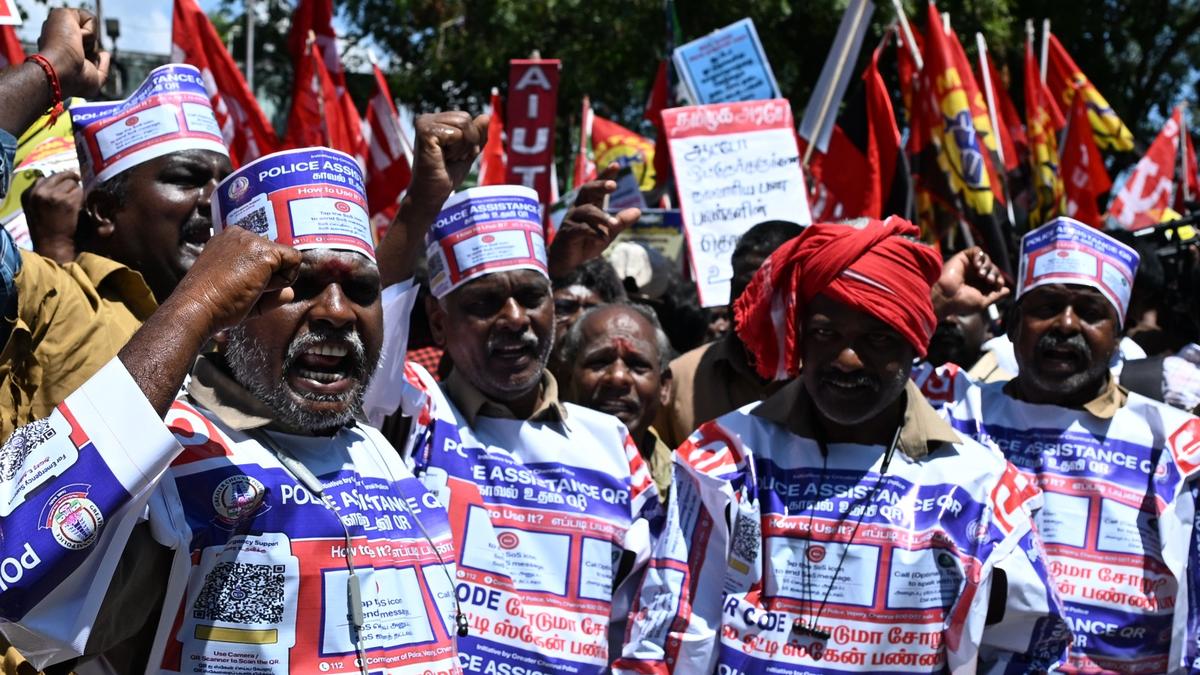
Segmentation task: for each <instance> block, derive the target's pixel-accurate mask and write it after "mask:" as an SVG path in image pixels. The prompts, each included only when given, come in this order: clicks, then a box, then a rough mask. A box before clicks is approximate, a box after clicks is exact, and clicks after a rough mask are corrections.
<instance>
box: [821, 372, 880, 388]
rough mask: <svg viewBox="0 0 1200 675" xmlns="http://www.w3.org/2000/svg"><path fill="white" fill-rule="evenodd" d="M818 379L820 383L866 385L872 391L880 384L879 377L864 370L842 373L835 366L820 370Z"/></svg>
mask: <svg viewBox="0 0 1200 675" xmlns="http://www.w3.org/2000/svg"><path fill="white" fill-rule="evenodd" d="M820 380H821V383H822V384H829V385H833V386H839V387H868V388H870V389H872V390H874V391H879V388H880V386H881V384H882V383H881V382H880V381H879V378H877V377H875V376H873V375H869V374H867V373H865V372H862V371H857V372H853V373H844V372H842V371H840V370H837V369H836V368H830V369H827V370H824V371H822V372H821V375H820Z"/></svg>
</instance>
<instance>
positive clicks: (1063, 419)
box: [952, 218, 1200, 673]
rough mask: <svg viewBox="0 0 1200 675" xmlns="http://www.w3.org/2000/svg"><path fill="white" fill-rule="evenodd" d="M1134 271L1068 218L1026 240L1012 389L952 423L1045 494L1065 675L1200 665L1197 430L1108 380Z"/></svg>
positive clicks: (974, 399) (1133, 257) (1045, 531)
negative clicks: (1065, 627) (1065, 648)
mask: <svg viewBox="0 0 1200 675" xmlns="http://www.w3.org/2000/svg"><path fill="white" fill-rule="evenodd" d="M1137 265H1138V256H1137V254H1136V252H1134V250H1133V249H1132V248H1130V247H1128V246H1125V245H1124V244H1121V243H1120V242H1118V241H1116V240H1115V239H1112V238H1111V237H1108V236H1106V235H1105V234H1103V233H1101V232H1099V231H1097V230H1095V229H1093V228H1091V227H1088V226H1086V225H1084V224H1083V223H1080V222H1078V221H1074V220H1071V219H1069V218H1059V219H1057V220H1055V221H1052V222H1050V223H1047V224H1046V225H1044V226H1042V227H1041V228H1039V229H1037V230H1034V231H1033V232H1030V233H1029V234H1027V235H1025V237H1024V238H1023V239H1022V245H1021V264H1020V276H1019V278H1018V287H1017V304H1016V307H1015V308H1014V309H1013V311H1012V312H1011V314H1010V317H1009V325H1008V333H1009V336H1010V337H1011V338H1012V341H1013V344H1014V345H1015V346H1016V357H1017V363H1018V365H1019V372H1018V375H1017V377H1016V378H1015V379H1013V380H1012V381H1011V382H1007V383H1004V382H998V383H993V384H988V385H984V386H983V387H982V388H980V389H975V390H972V391H971V392H970V393H969V395H968V396H967V398H966V399H965V400H964V401H962V402H960V404H959V405H957V406H956V407H955V408H953V409H952V414H953V417H954V423H955V425H956V427H957V428H958V429H960V430H961V431H963V432H965V433H968V434H971V435H973V436H975V437H976V438H978V439H979V440H981V441H985V442H988V443H991V444H994V445H996V446H997V447H999V448H1000V450H1001V451H1003V452H1004V454H1005V456H1006V457H1008V459H1009V460H1010V461H1011V462H1012V463H1013V464H1015V465H1016V466H1017V467H1018V468H1019V469H1020V470H1021V471H1022V472H1023V473H1024V474H1026V475H1027V476H1029V477H1030V478H1031V479H1032V480H1033V481H1034V482H1035V483H1036V484H1037V485H1039V486H1040V487H1041V489H1042V490H1043V491H1044V492H1045V506H1044V508H1043V509H1042V510H1041V511H1040V512H1039V513H1038V516H1037V524H1038V531H1039V532H1040V534H1041V537H1042V539H1043V541H1044V542H1045V545H1046V551H1047V554H1048V556H1049V560H1050V568H1051V570H1052V571H1053V572H1054V573H1055V576H1056V578H1057V583H1058V590H1059V592H1060V593H1061V595H1062V598H1063V600H1064V602H1065V604H1066V618H1067V621H1068V622H1069V623H1070V624H1071V627H1072V628H1073V629H1074V632H1075V643H1074V645H1073V646H1072V648H1071V660H1070V663H1069V664H1068V665H1067V666H1066V667H1064V668H1063V671H1064V672H1101V671H1103V672H1116V673H1149V672H1154V673H1167V672H1171V673H1174V672H1184V671H1185V670H1187V669H1194V668H1196V667H1197V666H1198V665H1200V661H1197V658H1198V657H1200V654H1198V653H1197V637H1198V635H1200V625H1198V623H1200V622H1198V620H1197V618H1196V617H1197V614H1196V612H1195V611H1194V607H1195V600H1194V599H1193V600H1188V598H1195V591H1196V589H1195V587H1194V583H1195V578H1196V573H1197V568H1196V566H1195V565H1196V564H1197V563H1196V560H1197V558H1196V551H1195V541H1194V540H1193V532H1194V530H1195V510H1196V487H1195V485H1196V481H1195V479H1196V477H1197V475H1200V420H1197V419H1196V418H1195V417H1192V416H1191V415H1188V414H1186V413H1184V412H1182V411H1179V410H1176V409H1174V408H1171V407H1169V406H1167V405H1165V404H1162V403H1158V402H1156V401H1152V400H1150V399H1147V398H1145V397H1142V396H1139V395H1137V394H1130V393H1127V392H1126V391H1125V390H1123V389H1122V388H1121V387H1120V386H1118V384H1117V382H1116V381H1115V378H1114V377H1113V375H1112V373H1111V371H1110V369H1109V366H1110V365H1111V363H1112V361H1113V358H1114V356H1115V355H1116V353H1117V350H1118V343H1119V342H1120V340H1121V334H1122V326H1123V324H1124V318H1125V312H1126V310H1127V308H1128V303H1129V295H1130V290H1131V286H1132V284H1133V279H1134V277H1135V273H1136V269H1137ZM1184 607H1187V611H1186V612H1185V611H1184V609H1183V608H1184Z"/></svg>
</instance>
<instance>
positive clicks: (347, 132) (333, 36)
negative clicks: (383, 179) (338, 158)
mask: <svg viewBox="0 0 1200 675" xmlns="http://www.w3.org/2000/svg"><path fill="white" fill-rule="evenodd" d="M310 31H311V32H312V34H313V35H314V37H315V38H316V42H317V49H318V51H320V53H321V58H322V59H323V60H324V65H325V70H326V71H327V72H328V73H329V79H330V80H331V81H332V82H333V89H334V93H335V99H331V100H336V101H337V107H338V108H340V111H338V112H336V113H332V110H331V113H332V114H333V115H334V117H333V118H332V119H330V120H329V124H330V125H331V126H340V127H341V129H340V131H337V132H336V133H335V134H334V135H335V136H338V137H341V138H344V139H346V140H345V145H344V146H342V147H336V148H335V149H337V150H341V151H342V152H346V153H348V154H350V155H353V156H354V157H355V158H356V159H357V160H358V162H359V164H360V165H363V166H366V155H367V152H368V150H367V141H366V139H365V138H364V137H363V133H362V125H361V122H360V118H359V115H358V108H356V107H355V106H354V101H353V99H351V98H350V93H349V92H348V91H346V71H345V68H344V67H343V66H342V58H341V56H340V55H339V54H338V50H337V31H335V30H334V29H333V0H300V2H299V4H298V5H296V11H295V12H294V13H293V15H292V31H291V33H289V34H288V50H289V51H290V52H291V53H292V62H293V63H299V62H300V59H301V57H302V56H303V54H304V52H305V44H306V41H307V39H308V34H309V32H310ZM330 108H332V106H330Z"/></svg>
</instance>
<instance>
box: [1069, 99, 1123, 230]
mask: <svg viewBox="0 0 1200 675" xmlns="http://www.w3.org/2000/svg"><path fill="white" fill-rule="evenodd" d="M1060 174H1061V176H1062V182H1063V192H1064V193H1065V194H1066V198H1067V215H1068V216H1070V217H1072V218H1074V219H1076V220H1078V221H1080V222H1083V223H1087V224H1088V225H1091V226H1092V227H1095V228H1103V226H1104V225H1103V220H1102V216H1101V214H1100V209H1099V207H1098V206H1097V205H1096V200H1097V199H1099V197H1100V195H1102V194H1104V193H1106V192H1108V189H1109V188H1111V187H1112V180H1111V179H1110V178H1109V177H1108V172H1107V171H1105V170H1104V158H1103V157H1101V156H1100V149H1099V148H1097V147H1096V139H1095V137H1094V136H1092V125H1091V123H1090V122H1089V121H1088V114H1087V101H1086V100H1085V98H1084V97H1083V96H1076V97H1075V99H1074V100H1073V101H1071V109H1070V111H1069V115H1068V118H1067V137H1066V140H1065V141H1064V145H1063V150H1062V164H1061V166H1060Z"/></svg>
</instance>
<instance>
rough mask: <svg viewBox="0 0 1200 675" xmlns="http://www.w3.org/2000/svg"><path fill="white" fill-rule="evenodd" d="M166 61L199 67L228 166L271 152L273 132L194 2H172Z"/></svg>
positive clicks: (211, 26) (210, 23) (236, 165)
mask: <svg viewBox="0 0 1200 675" xmlns="http://www.w3.org/2000/svg"><path fill="white" fill-rule="evenodd" d="M171 34H172V40H171V42H172V44H171V60H172V61H175V62H177V63H187V64H190V65H193V66H196V67H197V68H199V69H200V73H201V75H203V76H204V87H205V88H206V89H207V90H208V95H209V97H211V98H212V106H213V112H214V113H216V116H217V124H219V125H221V135H222V136H223V137H224V138H225V143H226V145H228V146H229V155H230V157H229V158H230V160H231V161H232V162H233V166H234V168H237V167H238V166H239V165H241V164H245V163H246V162H249V161H251V160H254V159H258V158H259V157H261V156H262V155H265V154H268V153H271V152H274V151H275V149H276V146H277V145H278V140H277V139H276V137H275V130H274V128H272V127H271V123H270V122H269V121H268V120H267V116H266V115H264V114H263V111H262V109H261V108H259V107H258V101H257V100H255V98H254V94H253V93H252V92H251V91H250V87H248V86H247V85H246V80H245V78H243V77H242V73H241V71H239V70H238V67H237V64H236V63H234V61H233V57H232V56H230V55H229V52H228V51H227V50H226V49H225V43H223V42H221V38H220V36H218V35H217V29H216V28H214V27H213V25H212V22H210V21H209V20H208V16H207V15H206V14H205V13H204V12H203V11H201V10H200V7H199V6H197V5H196V0H175V10H174V13H173V16H172V19H171Z"/></svg>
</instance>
